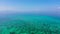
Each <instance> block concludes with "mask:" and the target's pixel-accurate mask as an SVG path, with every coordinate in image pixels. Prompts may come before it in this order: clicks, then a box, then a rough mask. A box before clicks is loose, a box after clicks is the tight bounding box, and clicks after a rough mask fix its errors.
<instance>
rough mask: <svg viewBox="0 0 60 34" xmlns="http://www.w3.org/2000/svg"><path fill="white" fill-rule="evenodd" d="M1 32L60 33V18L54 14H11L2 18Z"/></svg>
mask: <svg viewBox="0 0 60 34" xmlns="http://www.w3.org/2000/svg"><path fill="white" fill-rule="evenodd" d="M0 34H60V19H57V18H56V17H52V16H35V15H30V16H28V15H23V16H22V15H15V16H14V15H13V16H12V15H9V16H5V17H3V18H0Z"/></svg>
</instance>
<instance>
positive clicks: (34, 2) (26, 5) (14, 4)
mask: <svg viewBox="0 0 60 34" xmlns="http://www.w3.org/2000/svg"><path fill="white" fill-rule="evenodd" d="M2 11H20V12H22V11H60V0H0V12H2Z"/></svg>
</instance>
